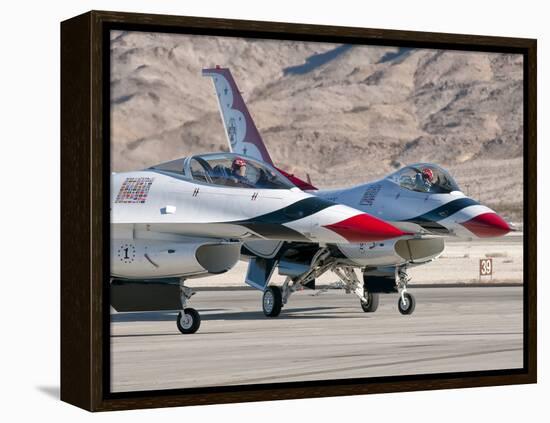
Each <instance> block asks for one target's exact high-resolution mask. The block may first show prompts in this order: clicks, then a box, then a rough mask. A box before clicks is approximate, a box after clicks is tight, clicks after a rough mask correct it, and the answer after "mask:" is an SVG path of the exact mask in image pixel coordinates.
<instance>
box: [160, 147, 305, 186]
mask: <svg viewBox="0 0 550 423" xmlns="http://www.w3.org/2000/svg"><path fill="white" fill-rule="evenodd" d="M150 169H152V170H159V171H163V172H168V173H175V174H179V175H181V176H183V177H185V178H186V179H192V180H193V181H195V182H200V183H207V184H213V185H222V186H230V187H240V188H259V189H291V188H294V187H295V185H294V184H293V183H292V182H290V181H289V180H288V179H287V178H285V177H284V176H283V175H282V174H281V173H280V172H279V171H278V170H277V169H275V168H274V167H272V166H270V165H268V164H266V163H263V162H260V161H258V160H255V159H253V158H251V157H248V156H243V155H238V154H234V153H212V154H198V155H195V156H190V157H184V158H183V159H178V160H173V161H170V162H165V163H161V164H158V165H155V166H152V167H151V168H150Z"/></svg>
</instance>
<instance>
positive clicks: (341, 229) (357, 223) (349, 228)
mask: <svg viewBox="0 0 550 423" xmlns="http://www.w3.org/2000/svg"><path fill="white" fill-rule="evenodd" d="M324 227H325V228H327V229H330V230H331V231H334V232H336V233H337V234H338V235H340V236H342V237H344V238H345V239H347V240H348V242H370V241H382V240H384V239H390V238H396V237H399V236H403V235H411V233H409V232H403V231H402V230H400V229H399V228H396V227H395V226H393V225H391V224H389V223H387V222H385V221H383V220H381V219H378V218H376V217H374V216H370V215H368V214H366V213H361V214H358V215H356V216H353V217H350V218H348V219H345V220H342V221H340V222H336V223H333V224H331V225H326V226H324Z"/></svg>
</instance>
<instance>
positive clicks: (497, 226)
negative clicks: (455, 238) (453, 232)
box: [462, 212, 512, 238]
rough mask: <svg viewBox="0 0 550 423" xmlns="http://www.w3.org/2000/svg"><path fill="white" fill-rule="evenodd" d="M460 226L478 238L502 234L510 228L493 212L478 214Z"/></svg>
mask: <svg viewBox="0 0 550 423" xmlns="http://www.w3.org/2000/svg"><path fill="white" fill-rule="evenodd" d="M462 226H464V227H465V228H466V229H468V230H469V231H470V232H472V233H473V234H474V235H476V236H477V237H479V238H491V237H497V236H503V235H506V234H507V233H508V232H510V231H511V230H512V228H510V225H508V223H506V221H505V220H504V219H503V218H502V217H500V216H499V215H498V214H496V213H493V212H490V213H483V214H479V215H477V216H476V217H474V218H473V219H470V220H468V221H466V222H463V223H462Z"/></svg>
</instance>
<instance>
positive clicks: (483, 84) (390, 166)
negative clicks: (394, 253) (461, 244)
mask: <svg viewBox="0 0 550 423" xmlns="http://www.w3.org/2000/svg"><path fill="white" fill-rule="evenodd" d="M111 62H112V67H111V106H112V111H111V116H112V127H111V134H112V137H111V138H112V163H111V166H112V170H113V171H124V170H131V169H139V168H144V167H148V166H150V165H153V164H155V163H159V162H162V161H167V160H172V159H174V158H178V157H183V156H186V155H188V154H193V153H201V152H212V151H219V150H227V141H226V138H225V133H224V130H223V127H222V122H221V119H220V115H219V112H218V107H217V103H216V95H215V92H214V89H213V86H212V83H211V81H210V79H209V78H204V77H202V76H201V69H202V68H204V67H212V66H214V65H221V66H223V67H229V68H230V69H231V71H232V73H233V75H234V77H235V80H236V82H237V84H238V86H239V88H240V90H241V91H242V93H243V97H244V99H245V101H246V102H247V104H248V107H249V110H250V112H251V114H252V116H253V117H254V120H255V122H256V125H257V126H258V129H259V131H260V133H261V134H262V136H263V139H264V142H265V143H266V145H267V148H268V149H269V151H270V153H271V156H272V157H273V160H274V161H275V163H277V165H278V166H279V167H281V168H283V169H285V170H287V171H290V172H294V173H296V174H297V175H298V176H303V177H305V175H306V174H309V175H310V176H311V179H312V182H313V183H314V184H315V185H317V186H319V187H323V188H325V187H326V188H328V187H337V186H347V185H351V184H358V183H362V182H366V181H369V180H372V179H374V178H378V177H382V176H384V175H386V174H388V173H389V172H392V171H394V170H395V169H397V168H399V167H400V166H402V165H404V164H408V163H414V162H420V161H429V162H435V163H437V164H439V165H441V166H443V167H446V168H448V169H449V170H450V171H451V172H452V174H453V175H454V176H455V179H456V180H457V182H458V183H459V185H461V187H462V188H463V190H464V191H465V192H467V193H469V195H471V196H472V197H474V198H477V199H481V201H483V202H484V203H486V204H488V205H489V206H491V207H493V208H495V209H496V210H497V211H499V212H500V213H503V214H504V215H505V216H506V217H508V218H509V219H512V220H514V221H520V220H521V219H522V188H523V177H522V169H523V163H522V154H523V124H522V123H523V88H522V81H523V79H522V78H523V63H522V57H521V56H520V55H508V54H495V53H472V52H455V51H449V50H427V49H405V48H401V49H399V48H391V47H366V46H349V45H337V44H327V43H301V42H300V43H298V42H292V41H270V40H246V39H239V38H220V37H204V36H183V35H175V34H151V33H139V32H113V33H112V35H111Z"/></svg>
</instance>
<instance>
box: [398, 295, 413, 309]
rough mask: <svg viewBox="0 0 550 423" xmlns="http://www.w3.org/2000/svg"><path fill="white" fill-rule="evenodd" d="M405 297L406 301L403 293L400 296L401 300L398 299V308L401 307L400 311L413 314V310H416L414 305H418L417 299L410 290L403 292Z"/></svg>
mask: <svg viewBox="0 0 550 423" xmlns="http://www.w3.org/2000/svg"><path fill="white" fill-rule="evenodd" d="M403 297H405V301H403V298H402V297H401V295H400V296H399V300H398V301H397V308H398V309H399V313H401V314H412V312H413V311H414V307H415V306H416V300H415V299H414V297H413V296H412V295H411V294H409V293H408V292H405V293H404V294H403Z"/></svg>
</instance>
